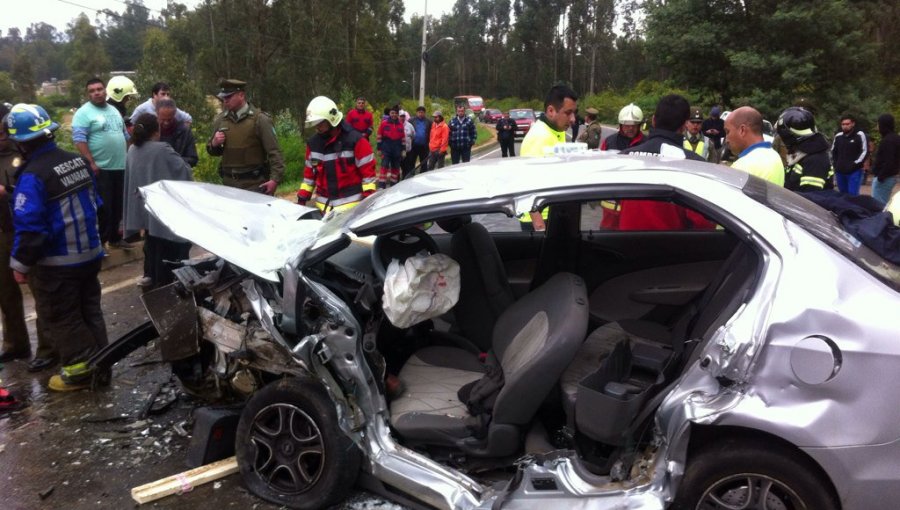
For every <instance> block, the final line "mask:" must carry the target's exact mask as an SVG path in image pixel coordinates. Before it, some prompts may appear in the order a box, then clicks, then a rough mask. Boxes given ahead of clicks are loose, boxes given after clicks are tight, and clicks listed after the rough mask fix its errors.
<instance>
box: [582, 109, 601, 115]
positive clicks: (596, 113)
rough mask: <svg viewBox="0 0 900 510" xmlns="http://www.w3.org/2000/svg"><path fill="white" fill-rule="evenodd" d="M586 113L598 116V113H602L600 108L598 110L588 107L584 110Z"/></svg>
mask: <svg viewBox="0 0 900 510" xmlns="http://www.w3.org/2000/svg"><path fill="white" fill-rule="evenodd" d="M584 113H586V114H588V115H593V116H597V115H600V110H598V109H596V108H588V109H587V110H585V111H584Z"/></svg>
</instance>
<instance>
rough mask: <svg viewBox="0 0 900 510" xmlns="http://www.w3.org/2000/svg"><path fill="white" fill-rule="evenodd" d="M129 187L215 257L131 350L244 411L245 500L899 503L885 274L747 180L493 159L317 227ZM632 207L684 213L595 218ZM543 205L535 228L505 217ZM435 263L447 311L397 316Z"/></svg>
mask: <svg viewBox="0 0 900 510" xmlns="http://www.w3.org/2000/svg"><path fill="white" fill-rule="evenodd" d="M550 174H552V175H553V179H549V181H552V183H548V179H547V175H550ZM142 193H143V194H144V197H145V199H146V203H147V208H148V209H149V210H150V211H151V213H152V214H154V215H155V216H157V217H158V218H159V219H161V220H162V221H164V222H166V224H167V225H169V226H170V228H172V230H173V231H174V232H175V233H177V234H178V235H180V236H182V237H184V238H186V239H190V240H191V241H193V242H194V243H196V244H197V245H199V246H202V247H203V248H205V249H206V250H208V251H209V252H210V253H212V254H214V255H211V256H208V257H205V258H202V259H197V260H191V261H187V262H185V263H184V264H183V265H182V266H181V267H179V268H177V269H176V270H175V273H176V276H177V280H178V281H177V282H176V283H174V284H172V285H171V286H168V287H163V288H161V289H157V290H155V291H154V293H153V294H154V295H151V296H148V297H146V299H145V301H146V303H147V308H148V311H149V313H150V315H151V317H152V320H153V323H154V324H153V327H152V329H153V331H152V333H147V331H146V330H145V334H153V335H158V336H159V337H160V348H161V351H162V353H163V355H164V357H165V358H166V359H167V360H170V361H173V369H174V370H175V372H176V374H177V375H178V376H179V378H180V379H181V381H182V383H183V384H185V386H186V387H193V388H195V389H198V388H200V387H202V386H203V385H210V384H212V385H214V386H216V387H219V388H220V389H222V388H227V389H228V391H231V392H233V395H236V398H246V406H245V407H244V409H243V411H242V414H241V417H240V423H239V426H238V429H237V442H236V452H237V457H238V462H239V465H240V471H241V476H242V478H243V481H244V483H245V484H246V486H247V487H248V488H249V489H250V490H251V491H252V492H253V493H255V494H257V495H258V496H260V497H262V498H264V499H266V500H269V501H272V502H275V503H277V504H281V505H285V506H288V507H291V508H304V509H305V508H323V507H326V506H328V505H332V504H335V503H338V502H340V501H341V500H342V499H343V498H345V497H346V496H347V495H348V487H350V486H351V485H353V484H354V483H356V484H358V485H360V486H362V487H364V488H366V489H368V490H371V491H374V492H376V493H378V494H381V495H384V496H386V497H389V498H391V499H393V500H395V501H397V502H399V503H401V504H404V505H407V506H409V507H413V508H442V509H476V508H480V509H497V508H510V509H514V508H583V509H589V508H590V509H613V508H616V509H619V508H631V509H638V508H640V509H662V508H692V509H693V508H697V509H704V508H728V509H738V508H766V509H802V508H806V509H837V508H879V507H883V506H884V502H885V501H894V500H896V499H898V498H900V480H898V479H900V469H898V464H900V447H898V445H900V416H898V409H900V408H898V406H896V405H894V404H893V403H894V400H893V398H892V397H891V396H890V395H891V394H892V393H891V392H892V391H893V389H894V388H898V387H900V343H898V342H897V336H898V332H900V316H898V315H896V314H894V313H892V311H893V310H898V309H900V295H898V289H900V268H898V267H897V266H895V265H893V264H891V263H889V262H887V261H885V260H884V259H883V258H881V257H880V256H878V255H877V254H875V253H874V252H873V251H871V250H870V249H869V248H867V247H866V246H864V245H862V244H860V243H859V242H858V241H857V240H856V239H854V238H853V237H852V236H850V235H849V234H847V233H846V232H845V231H844V230H843V229H842V227H841V226H840V224H839V223H838V222H837V221H836V219H835V218H834V217H833V215H832V214H830V213H829V212H827V211H825V210H824V209H821V208H820V207H818V206H816V205H814V204H812V203H811V202H809V201H807V200H806V199H804V198H802V197H801V196H799V195H796V194H793V193H791V192H788V191H786V190H784V189H781V188H777V187H775V186H772V185H770V184H768V183H766V182H764V181H762V180H760V179H757V178H755V177H750V176H748V175H746V174H744V173H741V172H737V171H732V170H730V169H727V168H724V167H719V166H714V165H708V164H703V163H693V162H684V161H682V162H676V161H672V162H669V161H663V160H659V159H641V158H625V157H620V156H598V155H576V156H570V157H567V158H565V159H556V158H548V159H544V160H532V161H528V160H519V159H516V160H504V161H502V162H499V163H491V164H489V165H488V164H477V163H476V164H471V165H464V166H462V167H456V166H454V167H452V168H449V169H444V170H442V171H437V172H429V173H427V174H424V175H421V176H418V177H416V178H413V179H410V180H407V181H403V182H401V183H400V184H399V185H397V186H395V187H393V188H391V189H389V190H387V191H382V192H379V193H377V194H376V195H374V196H372V197H370V198H368V199H367V200H365V201H364V202H363V203H362V204H361V205H360V206H358V207H356V208H355V209H352V210H350V211H346V212H339V213H338V212H334V213H331V214H329V215H327V216H326V217H325V218H324V219H323V220H317V219H304V218H306V217H308V216H309V215H310V210H309V209H306V208H302V207H299V206H296V205H293V204H289V203H288V202H286V201H282V200H279V199H272V198H269V197H265V196H262V195H259V194H253V193H249V192H242V191H238V190H233V189H227V188H221V187H215V186H211V185H204V184H198V183H181V182H178V183H176V182H160V183H157V184H154V185H152V186H149V187H147V188H144V189H143V190H142ZM641 204H643V205H644V206H647V204H650V207H651V208H654V207H655V208H662V209H665V210H666V211H668V213H667V214H670V215H672V218H678V219H679V220H678V221H679V222H674V223H673V222H668V223H666V224H661V223H659V224H655V225H654V227H653V228H638V229H635V228H631V229H628V228H621V227H619V228H610V227H608V226H604V225H607V224H608V221H605V220H604V218H603V215H604V214H606V215H609V214H612V213H610V212H609V211H614V212H615V213H616V214H618V213H621V214H623V215H624V214H625V212H626V209H628V207H631V206H634V205H641ZM547 207H549V214H548V222H547V225H548V227H547V230H546V231H542V232H534V231H526V230H525V229H522V228H519V223H518V222H517V221H516V218H519V217H522V216H523V215H526V214H528V213H529V212H530V211H541V210H544V209H545V208H547ZM610 217H611V216H609V217H607V220H608V219H609V218H610ZM691 217H694V218H697V217H700V218H703V219H704V220H705V222H704V221H691V220H690V218H691ZM437 253H441V254H445V255H448V256H449V257H450V258H452V259H453V260H454V261H455V262H456V263H457V264H458V266H459V279H460V287H459V294H458V298H457V300H456V304H455V306H453V308H452V310H450V312H448V313H446V314H443V315H440V316H439V317H435V318H432V319H428V320H423V321H421V322H418V323H416V324H414V325H412V326H407V327H396V326H395V325H393V324H391V322H390V321H389V320H388V319H386V318H385V314H384V312H383V305H384V303H383V285H384V279H385V275H386V273H387V272H388V270H387V269H388V267H389V266H390V264H391V263H392V261H394V260H397V261H400V262H402V261H404V260H407V259H409V258H410V257H415V256H423V255H424V256H427V255H428V254H437Z"/></svg>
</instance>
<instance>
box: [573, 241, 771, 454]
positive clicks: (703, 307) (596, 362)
mask: <svg viewBox="0 0 900 510" xmlns="http://www.w3.org/2000/svg"><path fill="white" fill-rule="evenodd" d="M756 269H757V256H756V254H755V253H754V251H753V249H752V248H751V247H750V246H748V245H747V244H745V243H739V244H738V246H737V247H736V248H735V250H734V251H733V252H732V253H731V255H729V257H728V259H727V260H726V261H725V263H723V264H722V266H721V268H720V270H719V272H718V273H717V274H716V276H715V278H713V280H712V281H711V282H710V285H709V286H708V287H707V288H706V290H704V292H703V294H702V295H701V296H700V298H699V299H698V300H697V301H696V303H694V304H692V305H691V306H690V307H689V309H688V310H687V311H685V312H684V313H683V314H682V315H681V317H680V318H679V319H678V320H677V322H676V323H675V325H674V326H672V327H671V328H667V327H665V326H663V325H661V324H656V323H652V322H648V321H642V320H628V321H619V322H611V323H608V324H605V325H603V326H601V327H600V328H597V329H596V330H594V331H593V332H591V333H590V334H589V335H588V337H587V339H585V342H584V344H582V346H581V349H580V350H579V352H578V354H577V355H576V356H575V360H574V361H573V362H572V363H571V364H570V365H569V367H568V368H567V369H566V371H565V372H564V373H563V375H562V377H561V379H560V385H561V388H562V399H563V408H564V410H565V412H566V416H567V421H568V424H569V426H573V427H574V426H576V424H577V423H580V422H585V423H595V422H597V421H598V420H599V421H604V420H605V421H609V420H613V421H615V422H617V423H626V424H627V423H630V421H631V419H633V418H634V415H633V414H632V415H631V416H609V415H610V414H613V415H616V414H619V415H621V414H630V413H636V412H637V411H638V410H639V408H640V402H630V403H629V405H627V406H622V405H620V404H621V403H622V402H623V399H626V400H627V399H631V398H646V397H647V396H649V395H640V393H641V392H644V390H647V389H649V386H653V385H655V384H656V383H662V382H664V380H665V379H666V378H667V377H669V378H670V377H673V376H674V374H673V373H672V372H673V368H677V367H678V365H679V364H680V361H681V359H682V358H683V351H684V345H685V342H686V341H688V340H695V339H701V338H704V337H705V336H706V335H707V333H708V330H709V329H710V327H712V326H713V324H715V323H716V321H717V319H718V318H719V317H720V316H722V315H723V314H725V315H730V314H733V313H734V312H735V311H736V310H737V308H738V306H740V304H741V303H742V302H743V301H744V300H745V299H746V296H747V293H748V292H749V290H750V283H751V282H752V281H753V278H752V277H753V276H754V275H755V273H756ZM620 347H621V348H620ZM617 348H618V351H621V352H616V357H617V358H621V359H617V360H608V361H607V362H605V363H604V360H605V359H606V358H607V357H609V356H610V354H611V353H613V352H614V351H616V350H617ZM613 365H615V366H613ZM623 365H627V367H623ZM632 368H633V370H632ZM604 371H605V372H615V373H614V374H612V373H607V374H603V373H599V372H604ZM654 371H656V372H657V373H658V375H659V376H660V380H659V381H654V380H653V377H648V374H652V373H653V372H654ZM638 373H641V374H640V376H639V377H637V379H638V380H644V381H646V386H648V388H632V387H626V388H625V389H624V391H628V392H629V394H628V395H622V394H621V392H622V391H623V387H622V385H621V384H618V385H616V384H614V383H622V382H623V381H626V380H630V379H631V378H633V377H632V376H633V375H636V374H638ZM614 379H620V380H614ZM629 384H632V383H629ZM635 384H640V382H637V383H635ZM597 385H601V387H596V386H597ZM638 390H640V391H638ZM636 392H637V393H636ZM580 393H581V394H584V395H587V397H586V398H585V400H586V401H588V403H581V404H579V399H580V398H581V397H580ZM597 393H599V395H597ZM644 393H646V392H644ZM579 415H583V416H579ZM583 428H584V427H579V429H580V430H581V429H583ZM601 428H602V427H601ZM581 432H583V433H584V432H585V431H584V430H581ZM622 432H623V431H605V432H604V431H595V434H594V435H599V436H603V437H592V436H591V434H590V432H588V436H589V437H592V438H593V439H595V440H597V441H601V442H607V443H611V444H616V443H617V442H618V439H620V438H619V437H618V436H617V435H616V434H621V433H622ZM610 434H612V435H610Z"/></svg>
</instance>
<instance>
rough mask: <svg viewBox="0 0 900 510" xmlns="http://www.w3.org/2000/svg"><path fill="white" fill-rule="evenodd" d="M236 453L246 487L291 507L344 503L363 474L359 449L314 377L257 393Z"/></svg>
mask: <svg viewBox="0 0 900 510" xmlns="http://www.w3.org/2000/svg"><path fill="white" fill-rule="evenodd" d="M285 426H287V427H289V428H287V429H286V428H285ZM235 452H236V455H237V460H238V466H239V467H240V470H241V478H242V479H243V481H244V484H245V485H246V486H247V489H249V490H250V491H251V492H252V493H253V494H256V495H257V496H259V497H261V498H262V499H265V500H267V501H271V502H272V503H275V504H278V505H284V506H286V507H289V508H298V509H303V510H312V509H317V508H325V507H328V506H331V505H334V504H336V503H339V502H340V501H342V500H343V499H344V498H346V497H347V496H348V489H349V488H350V487H352V486H353V484H354V483H355V482H356V478H357V476H358V475H359V465H360V457H361V454H360V451H359V449H358V448H357V447H356V445H355V444H353V441H351V440H350V438H348V437H347V436H346V435H344V434H343V433H342V432H341V431H340V428H339V426H338V420H337V414H336V413H335V410H334V403H333V402H332V400H331V399H330V398H329V397H328V395H327V394H326V393H325V389H324V388H322V386H321V385H320V384H319V383H318V382H317V381H315V380H313V379H311V378H287V379H280V380H278V381H276V382H273V383H271V384H269V385H268V386H266V387H264V388H263V389H261V390H259V391H257V392H256V393H254V394H253V396H252V397H250V400H249V401H248V402H247V406H246V407H245V408H244V410H243V412H242V413H241V418H240V421H239V422H238V428H237V435H236V444H235Z"/></svg>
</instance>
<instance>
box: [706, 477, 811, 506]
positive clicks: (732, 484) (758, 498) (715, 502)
mask: <svg viewBox="0 0 900 510" xmlns="http://www.w3.org/2000/svg"><path fill="white" fill-rule="evenodd" d="M806 509H807V505H806V502H805V501H803V500H802V499H801V498H800V496H798V495H797V493H796V492H794V491H793V490H792V489H791V488H790V487H788V486H787V485H786V484H784V483H782V482H780V481H779V480H776V479H774V478H772V477H769V476H765V475H761V474H758V473H741V474H735V475H731V476H729V477H726V478H722V479H720V480H718V481H717V482H715V483H714V484H712V486H710V487H709V488H708V489H706V491H705V492H704V493H703V496H702V497H701V498H700V501H699V503H697V510H806Z"/></svg>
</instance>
